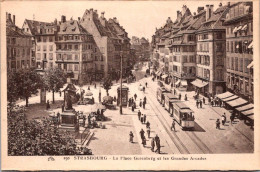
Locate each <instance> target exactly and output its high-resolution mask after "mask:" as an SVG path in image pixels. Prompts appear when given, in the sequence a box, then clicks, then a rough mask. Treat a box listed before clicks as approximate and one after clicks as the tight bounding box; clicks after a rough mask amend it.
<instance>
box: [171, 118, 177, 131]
mask: <svg viewBox="0 0 260 172" xmlns="http://www.w3.org/2000/svg"><path fill="white" fill-rule="evenodd" d="M172 129H173V130H174V131H176V130H175V121H174V120H172V126H171V131H172Z"/></svg>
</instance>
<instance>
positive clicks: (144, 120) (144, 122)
mask: <svg viewBox="0 0 260 172" xmlns="http://www.w3.org/2000/svg"><path fill="white" fill-rule="evenodd" d="M145 123H146V115H145V114H144V124H145Z"/></svg>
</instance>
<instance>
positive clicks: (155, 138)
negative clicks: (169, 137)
mask: <svg viewBox="0 0 260 172" xmlns="http://www.w3.org/2000/svg"><path fill="white" fill-rule="evenodd" d="M158 139H159V136H158V135H157V134H156V135H155V137H154V140H155V143H156V142H157V141H158Z"/></svg>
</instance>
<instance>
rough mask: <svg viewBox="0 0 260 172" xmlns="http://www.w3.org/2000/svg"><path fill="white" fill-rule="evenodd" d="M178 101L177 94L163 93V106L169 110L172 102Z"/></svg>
mask: <svg viewBox="0 0 260 172" xmlns="http://www.w3.org/2000/svg"><path fill="white" fill-rule="evenodd" d="M177 101H179V98H178V97H177V96H174V95H173V94H172V93H165V102H164V103H165V104H164V108H165V109H166V110H167V111H168V112H170V107H171V106H172V103H174V102H177Z"/></svg>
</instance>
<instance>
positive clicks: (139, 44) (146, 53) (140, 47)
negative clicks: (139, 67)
mask: <svg viewBox="0 0 260 172" xmlns="http://www.w3.org/2000/svg"><path fill="white" fill-rule="evenodd" d="M131 48H132V49H135V50H136V56H137V58H138V61H146V60H148V59H150V43H149V41H148V40H147V39H145V38H144V37H142V38H141V39H139V38H138V37H136V36H133V37H132V40H131Z"/></svg>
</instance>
